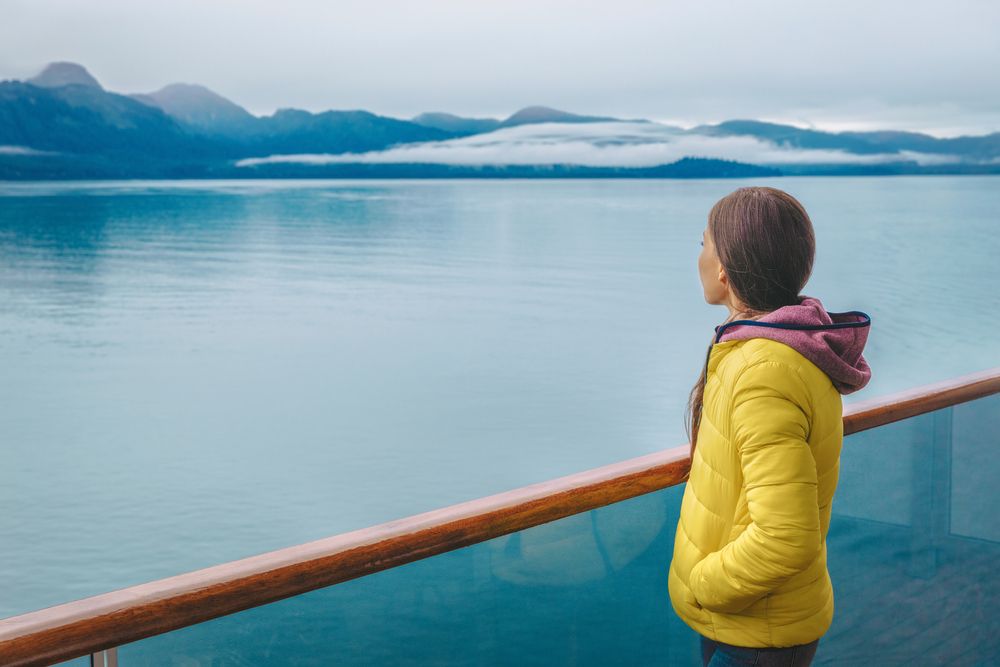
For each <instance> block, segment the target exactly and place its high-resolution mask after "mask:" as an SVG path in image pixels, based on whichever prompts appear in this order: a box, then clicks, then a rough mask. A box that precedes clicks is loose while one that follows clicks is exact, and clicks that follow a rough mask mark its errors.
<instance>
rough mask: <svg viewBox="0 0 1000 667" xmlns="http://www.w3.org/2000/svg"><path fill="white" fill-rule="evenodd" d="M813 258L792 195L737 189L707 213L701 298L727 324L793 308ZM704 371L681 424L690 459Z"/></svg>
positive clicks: (808, 225) (812, 244)
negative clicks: (724, 311) (720, 309)
mask: <svg viewBox="0 0 1000 667" xmlns="http://www.w3.org/2000/svg"><path fill="white" fill-rule="evenodd" d="M815 254H816V239H815V236H814V234H813V227H812V221H810V220H809V216H808V215H807V214H806V211H805V209H804V208H803V207H802V204H800V203H799V202H798V200H797V199H795V197H793V196H791V195H790V194H788V193H787V192H783V191H781V190H778V189H776V188H768V187H745V188H739V189H738V190H736V191H734V192H731V193H730V194H728V195H726V196H725V197H723V198H722V199H720V200H719V201H717V202H716V203H715V206H713V207H712V210H711V211H709V214H708V225H707V226H706V227H705V231H704V232H703V234H702V250H701V254H700V255H699V256H698V274H699V276H700V278H701V284H702V289H703V290H704V293H705V300H706V301H707V302H708V303H711V304H718V305H725V306H728V308H729V317H728V318H727V320H726V321H727V322H728V321H731V320H734V319H739V318H743V319H750V318H756V317H759V316H761V315H765V314H767V313H769V312H771V311H772V310H777V309H778V308H781V307H782V306H787V305H792V304H797V303H798V302H799V292H800V291H801V290H802V288H803V287H805V284H806V282H807V281H808V280H809V276H810V274H811V273H812V267H813V259H814V257H815ZM713 343H714V340H713ZM709 347H710V348H711V344H710V346H709ZM706 363H707V355H706ZM705 370H706V369H704V368H703V369H702V373H701V376H700V377H699V379H698V383H697V384H696V385H695V386H694V388H693V389H692V390H691V395H690V396H689V398H688V411H687V419H686V424H685V425H686V430H687V431H688V437H689V438H690V439H691V455H692V456H694V449H695V446H696V444H697V440H698V425H699V424H700V422H701V408H702V399H703V397H704V392H705Z"/></svg>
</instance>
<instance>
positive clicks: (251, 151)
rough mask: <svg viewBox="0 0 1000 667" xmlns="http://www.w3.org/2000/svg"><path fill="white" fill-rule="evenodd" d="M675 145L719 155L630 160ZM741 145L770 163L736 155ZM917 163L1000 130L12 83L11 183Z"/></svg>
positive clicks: (8, 112) (991, 154) (7, 84)
mask: <svg viewBox="0 0 1000 667" xmlns="http://www.w3.org/2000/svg"><path fill="white" fill-rule="evenodd" d="M543 126H544V127H543ZM542 129H544V130H545V132H544V133H541V130H542ZM560 133H562V134H560ZM560 136H562V137H564V139H565V141H563V140H561V139H560ZM560 141H563V144H562V145H563V146H566V145H570V143H571V142H576V143H575V144H573V145H575V146H580V145H584V146H585V148H587V152H586V155H585V157H584V158H583V159H582V160H581V161H580V162H574V161H573V159H567V158H565V156H564V157H563V158H560V159H558V160H556V159H554V158H553V159H547V158H545V157H544V152H545V148H546V147H550V146H552V145H553V144H560ZM526 142H528V143H530V142H536V143H535V144H531V146H533V147H537V146H541V152H542V155H543V157H542V158H531V160H534V161H533V162H529V163H525V162H524V161H523V160H522V161H521V162H518V160H512V161H509V162H508V163H505V162H504V160H503V159H501V160H497V159H496V155H495V152H494V153H489V155H490V156H491V157H489V158H488V159H486V158H484V161H483V162H482V163H478V164H477V163H475V162H474V161H475V160H476V158H475V157H472V158H469V157H467V153H468V151H469V149H470V148H472V149H475V150H479V151H485V150H486V149H489V150H492V151H495V150H496V146H498V145H499V146H501V147H503V146H513V147H515V148H516V147H523V146H524V145H525V144H526ZM581 142H582V143H581ZM657 142H658V143H657ZM671 142H675V143H676V144H677V146H681V147H691V150H693V151H703V152H706V155H698V154H694V155H688V154H683V155H676V156H675V158H674V159H670V160H669V161H668V162H664V163H662V164H634V163H630V162H629V161H630V160H632V158H630V157H629V156H630V155H632V153H630V152H629V149H630V147H631V146H634V145H645V146H646V147H647V148H648V146H649V145H650V144H654V143H655V144H656V145H657V146H666V145H667V144H670V143H671ZM729 146H732V147H733V150H734V151H736V152H740V151H742V152H743V154H746V155H750V157H751V158H752V157H754V156H755V155H760V156H764V157H767V158H768V159H769V161H767V162H762V163H757V162H756V161H755V160H753V159H749V160H748V159H744V160H734V159H730V158H731V156H729V155H726V154H725V151H726V150H728V149H727V147H729ZM428 148H430V149H431V153H428V152H427V149H428ZM456 148H460V149H463V150H464V151H465V153H463V157H462V161H459V162H450V160H452V158H451V157H446V158H438V157H432V158H428V157H426V156H427V155H428V154H430V155H434V156H439V155H445V156H451V155H456V154H458V153H457V152H456V151H455V149H456ZM413 149H419V150H417V151H414V150H413ZM608 149H612V150H617V151H619V152H618V153H617V155H620V156H624V157H623V158H622V163H620V164H608V163H606V162H607V160H606V157H605V156H606V155H607V154H608ZM678 150H682V149H678ZM421 151H422V152H421ZM747 151H750V152H749V153H748V152H747ZM754 151H756V152H754ZM707 153H711V155H708V154H707ZM482 154H483V155H487V152H483V153H482ZM533 155H535V154H533ZM296 156H301V157H296ZM396 156H398V157H396ZM593 156H597V158H599V159H597V158H594V157H593ZM774 156H777V158H776V159H777V162H775V161H774V160H775V158H774ZM595 159H596V163H587V161H588V160H591V161H592V162H593V161H594V160H595ZM469 160H472V161H473V162H469ZM632 161H633V162H634V160H632ZM914 173H928V174H929V173H952V174H956V173H962V174H965V173H1000V132H998V133H993V134H988V135H985V136H966V137H956V138H948V139H942V138H937V137H933V136H930V135H926V134H921V133H916V132H899V131H875V132H837V133H833V132H823V131H819V130H810V129H802V128H798V127H794V126H791V125H783V124H776V123H768V122H762V121H757V120H730V121H725V122H722V123H719V124H716V125H699V126H696V127H693V128H690V129H683V128H679V127H674V126H669V125H664V124H662V123H655V122H653V121H650V120H646V119H619V118H612V117H605V116H587V115H578V114H573V113H569V112H566V111H560V110H557V109H552V108H549V107H544V106H530V107H526V108H523V109H521V110H519V111H517V112H516V113H514V114H512V115H510V116H509V117H507V118H506V119H495V118H465V117H461V116H457V115H453V114H449V113H444V112H433V113H423V114H420V115H418V116H415V117H413V118H410V119H399V118H391V117H388V116H381V115H377V114H374V113H371V112H369V111H365V110H360V109H356V110H341V111H324V112H321V113H312V112H308V111H303V110H301V109H279V110H278V111H276V112H275V113H273V114H271V115H269V116H256V115H254V114H251V113H250V112H249V111H247V110H246V109H244V108H243V107H241V106H239V105H238V104H236V103H234V102H232V101H230V100H228V99H226V98H225V97H223V96H221V95H219V94H217V93H215V92H213V91H211V90H209V89H208V88H205V87H203V86H200V85H194V84H184V83H174V84H171V85H168V86H166V87H164V88H161V89H160V90H157V91H155V92H150V93H142V94H131V95H126V94H120V93H115V92H112V91H108V90H106V89H105V88H104V87H102V86H101V84H100V82H99V81H98V80H97V79H96V78H95V77H94V76H92V75H91V74H90V73H89V72H88V71H87V70H86V69H85V68H84V67H82V66H80V65H78V64H74V63H66V62H59V63H52V64H50V65H48V66H47V67H46V68H45V69H44V70H43V71H42V72H41V73H40V74H38V75H37V76H35V77H32V78H29V79H27V80H25V81H14V80H7V81H2V82H0V179H60V178H178V177H185V178H222V177H224V178H233V177H236V178H242V177H285V176H294V177H388V178H394V177H407V178H419V177H550V178H551V177H560V178H566V177H621V176H625V177H661V178H662V177H676V178H683V177H699V178H700V177H713V176H714V177H731V176H744V177H745V176H774V175H783V174H824V175H830V174H914Z"/></svg>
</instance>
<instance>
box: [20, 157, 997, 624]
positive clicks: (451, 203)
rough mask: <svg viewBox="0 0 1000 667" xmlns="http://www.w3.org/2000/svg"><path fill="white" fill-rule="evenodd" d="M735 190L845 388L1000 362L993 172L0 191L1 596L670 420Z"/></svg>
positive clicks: (689, 379) (590, 457) (108, 573)
mask: <svg viewBox="0 0 1000 667" xmlns="http://www.w3.org/2000/svg"><path fill="white" fill-rule="evenodd" d="M747 184H759V185H773V186H775V187H779V188H782V189H785V190H787V191H789V192H791V193H792V194H793V195H795V196H796V197H798V198H799V199H800V201H802V202H803V204H804V205H805V206H806V208H807V210H808V211H809V212H810V215H811V217H812V220H813V223H814V226H815V228H816V234H817V247H818V250H817V257H816V266H815V270H814V273H813V277H812V279H811V281H810V283H809V284H808V286H807V287H806V289H805V290H803V291H804V293H805V294H808V295H811V296H817V297H819V298H820V299H821V300H822V301H823V303H824V305H825V306H826V307H827V309H828V310H863V311H865V312H867V313H869V314H870V315H871V316H872V321H873V327H872V331H871V336H870V339H869V344H868V348H867V351H866V356H867V358H868V360H869V362H870V363H871V365H872V368H873V371H874V377H873V380H872V382H871V384H870V385H869V386H868V387H867V388H866V389H865V390H863V391H862V392H859V393H858V394H853V395H850V396H847V397H845V402H846V403H851V402H854V401H857V400H864V399H869V398H873V397H876V396H879V395H882V394H886V393H889V392H893V391H897V390H901V389H905V388H908V387H911V386H914V385H918V384H924V383H929V382H935V381H939V380H944V379H948V378H951V377H954V376H957V375H960V374H964V373H970V372H974V371H978V370H983V369H986V368H991V367H995V366H998V365H1000V340H998V339H997V336H996V332H997V331H998V330H1000V307H998V306H1000V300H998V297H997V285H998V284H1000V280H998V279H1000V259H998V258H1000V213H998V212H1000V178H998V177H893V178H786V179H753V180H740V181H733V180H702V181H646V180H643V181H582V180H581V181H485V182H484V181H428V182H414V181H372V182H346V181H339V182H333V181H329V182H155V183H152V182H127V183H70V184H51V183H44V184H42V183H38V184H0V363H2V372H3V380H4V381H3V382H2V383H0V406H2V408H0V410H2V412H0V539H2V543H3V547H4V548H3V549H0V592H2V595H0V617H3V616H7V615H10V614H16V613H21V612H25V611H29V610H32V609H36V608H40V607H44V606H48V605H51V604H56V603H59V602H63V601H67V600H70V599H76V598H80V597H84V596H87V595H92V594H96V593H101V592H104V591H107V590H111V589H114V588H119V587H122V586H127V585H132V584H136V583H140V582H144V581H148V580H151V579H154V578H159V577H164V576H169V575H172V574H177V573H180V572H184V571H188V570H191V569H195V568H200V567H205V566H208V565H212V564H216V563H219V562H223V561H227V560H231V559H235V558H241V557H244V556H249V555H253V554H256V553H260V552H263V551H267V550H271V549H276V548H280V547H284V546H288V545H292V544H297V543H301V542H305V541H308V540H313V539H318V538H321V537H325V536H328V535H331V534H334V533H338V532H341V531H345V530H350V529H354V528H360V527H363V526H367V525H370V524H372V523H376V522H381V521H385V520H389V519H393V518H398V517H401V516H405V515H409V514H413V513H416V512H421V511H425V510H429V509H433V508H436V507H440V506H443V505H447V504H450V503H454V502H459V501H462V500H467V499H471V498H475V497H479V496H483V495H487V494H491V493H496V492H500V491H504V490H507V489H510V488H513V487H516V486H520V485H524V484H529V483H533V482H538V481H543V480H546V479H550V478H552V477H556V476H559V475H563V474H568V473H572V472H576V471H579V470H583V469H586V468H590V467H594V466H599V465H602V464H606V463H611V462H613V461H617V460H620V459H624V458H627V457H632V456H638V455H641V454H645V453H648V452H652V451H655V450H658V449H662V448H666V447H672V446H675V445H679V444H681V443H683V442H684V441H685V438H684V432H683V406H684V403H685V400H686V398H687V393H688V390H689V389H690V386H691V384H692V383H693V381H694V380H695V379H696V378H697V375H698V373H699V371H700V368H701V363H702V361H703V359H704V352H705V349H706V346H707V345H708V343H709V341H710V339H711V336H712V333H713V331H712V327H713V326H715V325H716V324H718V323H719V322H721V321H722V320H723V319H724V318H725V315H726V312H725V310H724V309H723V308H721V307H718V306H708V305H706V304H705V302H704V300H703V298H702V293H701V287H700V284H699V281H698V277H697V271H696V260H697V255H698V252H699V251H700V246H699V241H700V239H701V232H702V230H703V229H704V226H705V218H706V215H707V213H708V210H709V208H710V207H711V206H712V204H713V203H714V202H715V201H716V200H717V199H718V198H719V197H721V196H723V195H725V194H727V193H728V192H730V191H732V190H733V189H735V188H737V187H739V186H741V185H747Z"/></svg>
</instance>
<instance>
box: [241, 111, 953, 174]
mask: <svg viewBox="0 0 1000 667" xmlns="http://www.w3.org/2000/svg"><path fill="white" fill-rule="evenodd" d="M685 157H695V158H715V159H723V160H736V161H737V162H746V163H750V164H758V165H782V164H879V163H884V162H899V161H901V160H912V161H915V162H917V163H918V164H920V165H933V164H947V163H952V162H961V158H959V157H957V156H954V155H932V154H927V153H917V152H913V151H900V152H899V153H878V154H871V155H856V154H853V153H848V152H846V151H840V150H813V149H798V148H788V147H784V146H778V145H776V144H774V143H771V142H768V141H762V140H759V139H756V138H754V137H747V136H736V137H713V136H706V135H699V134H683V133H682V131H681V130H678V129H677V128H675V127H670V126H667V125H661V124H658V123H627V122H609V123H542V124H538V125H524V126H520V127H511V128H504V129H501V130H496V131H495V132H490V133H487V134H477V135H473V136H471V137H463V138H460V139H449V140H447V141H430V142H420V143H413V144H405V145H401V146H397V147H394V148H389V149H386V150H381V151H369V152H366V153H341V154H336V155H332V154H298V155H271V156H268V157H259V158H247V159H243V160H239V161H237V162H236V165H237V166H239V167H254V166H258V165H267V164H313V165H325V164H337V163H371V164H394V163H430V164H447V165H463V166H473V165H541V164H567V165H580V166H587V167H653V166H657V165H662V164H669V163H672V162H676V161H677V160H680V159H682V158H685Z"/></svg>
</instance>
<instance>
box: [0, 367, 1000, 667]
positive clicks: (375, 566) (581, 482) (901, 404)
mask: <svg viewBox="0 0 1000 667" xmlns="http://www.w3.org/2000/svg"><path fill="white" fill-rule="evenodd" d="M997 393H1000V368H994V369H992V370H987V371H982V372H979V373H973V374H970V375H964V376H961V377H958V378H955V379H952V380H948V381H945V382H939V383H936V384H931V385H925V386H922V387H917V388H915V389H911V390H907V391H903V392H899V393H896V394H892V395H890V396H886V397H883V398H879V399H874V400H871V401H866V402H862V403H856V404H852V405H850V406H847V407H845V410H844V433H845V435H846V434H850V433H857V432H859V431H863V430H866V429H870V428H875V427H877V426H882V425H885V424H889V423H892V422H896V421H899V420H902V419H907V418H909V417H913V416H916V415H919V414H923V413H926V412H931V411H934V410H938V409H941V408H945V407H949V406H952V405H957V404H959V403H964V402H966V401H971V400H974V399H977V398H982V397H985V396H989V395H992V394H997ZM688 450H689V445H687V444H685V445H681V446H679V447H674V448H672V449H667V450H663V451H659V452H655V453H652V454H647V455H645V456H639V457H637V458H632V459H628V460H626V461H621V462H619V463H613V464H611V465H606V466H602V467H600V468H594V469H592V470H586V471H584V472H579V473H576V474H573V475H567V476H565V477H559V478H557V479H553V480H550V481H546V482H541V483H538V484H532V485H529V486H524V487H521V488H518V489H514V490H512V491H506V492H504V493H499V494H496V495H492V496H487V497H484V498H479V499H477V500H471V501H468V502H464V503H460V504H457V505H451V506H449V507H444V508H441V509H436V510H432V511H430V512H424V513H422V514H417V515H414V516H410V517H406V518H403V519H397V520H395V521H389V522H387V523H383V524H379V525H377V526H372V527H370V528H363V529H361V530H355V531H352V532H349V533H343V534H340V535H335V536H333V537H328V538H324V539H321V540H316V541H314V542H308V543H306V544H300V545H298V546H294V547H289V548H286V549H279V550H277V551H272V552H269V553H265V554H260V555H258V556H252V557H250V558H244V559H241V560H237V561H233V562H230V563H224V564H221V565H216V566H213V567H209V568H205V569H202V570H197V571H195V572H189V573H187V574H181V575H177V576H174V577H168V578H166V579H160V580H157V581H152V582H149V583H146V584H141V585H138V586H131V587H129V588H124V589H121V590H117V591H113V592H110V593H104V594H102V595H96V596H93V597H89V598H85V599H83V600H77V601H75V602H68V603H65V604H60V605H57V606H54V607H48V608H46V609H41V610H38V611H34V612H30V613H27V614H22V615H20V616H12V617H10V618H6V619H2V620H0V663H2V664H3V665H4V666H5V667H15V666H18V667H21V666H27V665H48V664H51V663H53V662H58V661H62V660H69V659H72V658H76V657H80V656H84V655H88V654H90V653H94V652H97V651H100V650H103V649H107V648H111V647H114V646H121V645H122V644H127V643H129V642H134V641H137V640H139V639H143V638H146V637H151V636H153V635H158V634H161V633H164V632H169V631H172V630H178V629H180V628H184V627H188V626H191V625H195V624H197V623H202V622H205V621H209V620H212V619H214V618H219V617H220V616H225V615H228V614H232V613H235V612H238V611H243V610H245V609H250V608H252V607H257V606H260V605H264V604H268V603H270V602H275V601H277V600H282V599H284V598H288V597H293V596H296V595H301V594H303V593H308V592H309V591H313V590H316V589H319V588H324V587H326V586H330V585H332V584H337V583H341V582H344V581H348V580H350V579H355V578H357V577H362V576H365V575H368V574H373V573H375V572H379V571H381V570H386V569H389V568H393V567H397V566H399V565H403V564H406V563H410V562H413V561H416V560H420V559H423V558H428V557H430V556H435V555H437V554H441V553H445V552H447V551H452V550H454V549H459V548H461V547H465V546H469V545H472V544H477V543H480V542H484V541H486V540H490V539H492V538H495V537H500V536H502V535H506V534H508V533H513V532H516V531H520V530H524V529H526V528H531V527H532V526H537V525H540V524H543V523H547V522H550V521H554V520H556V519H561V518H564V517H567V516H571V515H573V514H578V513H580V512H586V511H589V510H592V509H596V508H599V507H604V506H606V505H611V504H613V503H617V502H620V501H622V500H627V499H629V498H634V497H636V496H640V495H642V494H645V493H650V492H653V491H658V490H660V489H665V488H667V487H670V486H674V485H676V484H678V483H680V482H681V481H682V480H683V478H684V475H685V473H686V472H687V470H688V467H689V465H690V460H689V459H688Z"/></svg>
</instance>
